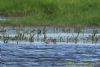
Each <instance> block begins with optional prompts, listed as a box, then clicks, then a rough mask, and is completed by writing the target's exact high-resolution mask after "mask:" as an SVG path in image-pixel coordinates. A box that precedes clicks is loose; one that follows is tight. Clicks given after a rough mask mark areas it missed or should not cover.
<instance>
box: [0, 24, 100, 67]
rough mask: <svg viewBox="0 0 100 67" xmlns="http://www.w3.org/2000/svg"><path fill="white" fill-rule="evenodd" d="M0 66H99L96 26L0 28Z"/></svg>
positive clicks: (98, 34) (99, 30) (98, 38)
mask: <svg viewBox="0 0 100 67" xmlns="http://www.w3.org/2000/svg"><path fill="white" fill-rule="evenodd" d="M0 67H100V28H83V29H79V28H78V29H75V28H56V27H42V26H41V27H0Z"/></svg>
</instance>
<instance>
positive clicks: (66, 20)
mask: <svg viewBox="0 0 100 67" xmlns="http://www.w3.org/2000/svg"><path fill="white" fill-rule="evenodd" d="M99 12H100V0H0V16H8V17H12V16H13V17H21V19H11V20H6V21H0V24H1V25H17V26H18V25H23V26H24V25H51V26H70V25H71V26H100V13H99Z"/></svg>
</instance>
